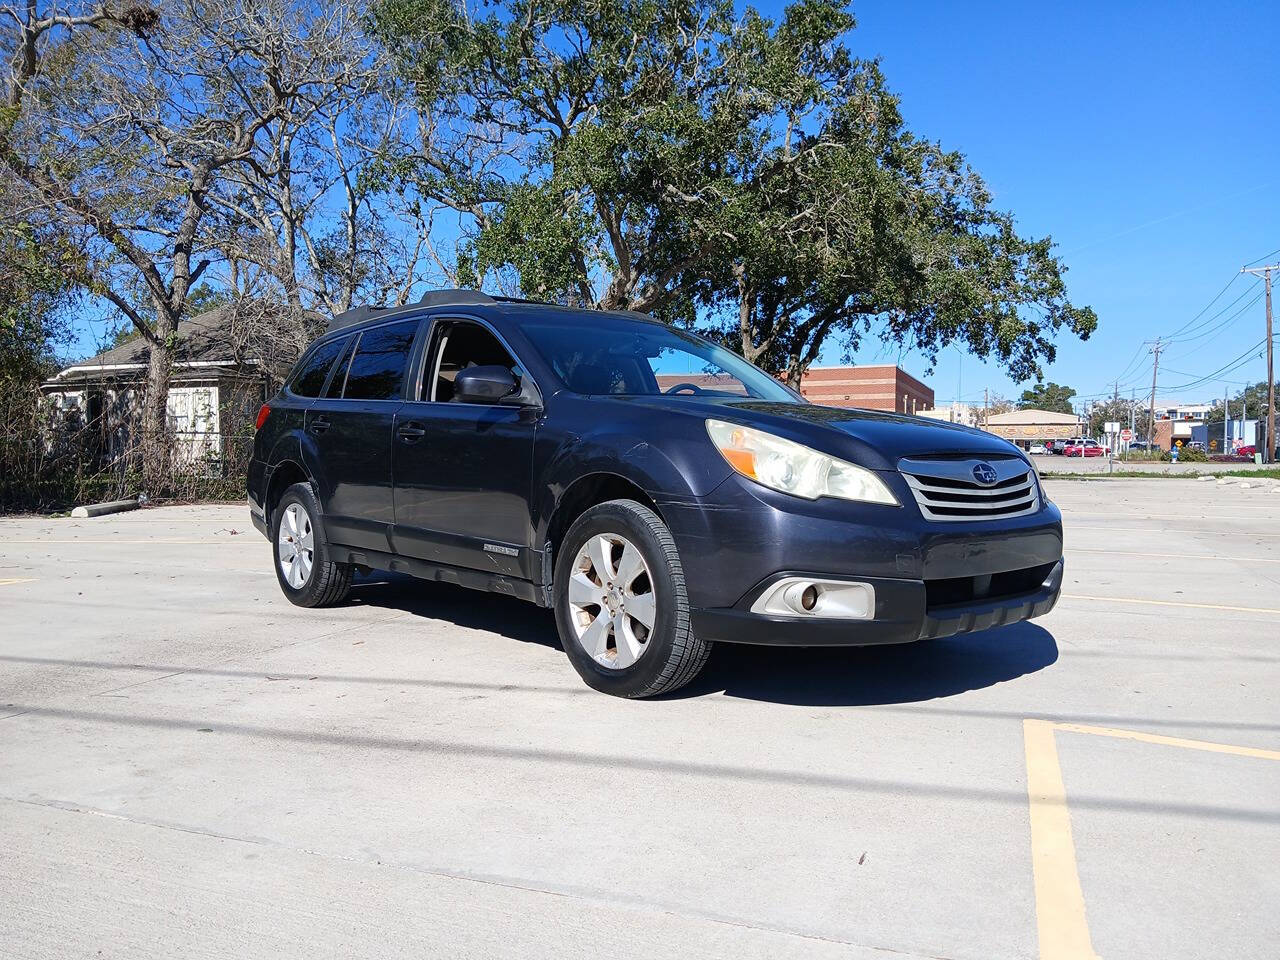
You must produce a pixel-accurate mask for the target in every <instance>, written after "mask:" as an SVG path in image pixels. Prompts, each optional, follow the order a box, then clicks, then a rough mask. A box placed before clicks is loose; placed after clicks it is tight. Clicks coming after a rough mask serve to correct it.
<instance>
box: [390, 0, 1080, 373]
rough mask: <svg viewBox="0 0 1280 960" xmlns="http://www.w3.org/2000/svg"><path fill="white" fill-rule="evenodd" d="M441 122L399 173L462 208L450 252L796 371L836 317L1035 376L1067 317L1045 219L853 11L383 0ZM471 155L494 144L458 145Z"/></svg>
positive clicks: (479, 270)
mask: <svg viewBox="0 0 1280 960" xmlns="http://www.w3.org/2000/svg"><path fill="white" fill-rule="evenodd" d="M374 16H375V23H376V25H377V27H378V29H379V31H380V33H381V35H382V37H383V38H384V39H385V40H386V42H387V44H388V46H389V48H390V50H391V51H392V53H393V54H394V56H395V59H396V62H397V64H398V67H399V69H400V71H401V73H402V75H403V76H405V77H406V78H407V79H409V80H411V81H413V82H415V83H417V84H418V85H419V91H420V96H421V98H422V100H423V102H424V104H427V103H429V104H430V105H431V108H430V109H431V112H432V114H433V116H434V117H436V118H437V119H436V122H435V124H434V126H433V128H432V130H431V134H432V135H431V137H430V138H424V140H423V141H422V142H421V143H420V144H419V145H418V150H417V151H416V153H415V154H414V155H412V156H404V157H400V158H397V172H398V175H399V176H400V177H401V182H402V183H405V184H408V183H412V185H413V187H414V188H415V189H417V190H420V191H422V192H423V193H424V194H427V195H430V196H434V197H437V198H439V199H440V200H441V201H442V202H446V203H448V204H449V205H450V206H451V207H452V208H453V209H455V210H457V211H459V214H460V215H461V217H462V219H461V224H462V229H463V230H464V231H465V243H464V244H463V246H462V250H461V262H462V265H463V267H464V271H463V272H464V275H465V274H466V273H468V272H469V273H470V274H471V275H472V276H473V277H474V278H475V279H476V280H477V281H479V282H486V281H487V282H496V283H498V284H500V285H502V284H505V285H514V286H516V287H518V288H519V289H520V290H522V291H523V292H524V293H525V294H526V295H529V296H534V297H540V298H551V299H557V300H561V301H565V302H570V303H581V304H587V305H594V306H599V307H606V308H632V309H640V310H649V311H653V312H657V313H659V314H660V315H663V316H665V317H667V318H668V319H682V320H685V321H692V320H694V318H695V317H696V318H698V319H699V321H700V322H702V323H704V324H709V325H710V326H711V329H712V332H713V333H715V334H716V335H718V336H720V337H722V338H723V339H724V340H725V341H726V342H728V343H730V344H731V345H733V346H735V347H736V348H737V349H739V350H741V352H742V353H743V354H744V355H746V356H747V357H749V358H751V359H753V360H756V361H757V362H759V363H761V364H762V365H764V366H765V367H766V368H767V369H769V370H771V371H773V372H775V373H776V374H778V375H780V376H783V377H785V378H786V379H787V380H789V381H791V382H793V383H794V382H796V381H797V380H798V379H799V377H800V376H801V375H802V373H803V372H804V370H806V369H807V368H808V366H809V365H810V364H812V363H813V362H814V361H815V360H816V359H817V358H818V357H819V355H820V354H821V353H822V352H823V350H824V348H826V347H827V346H828V345H829V344H831V343H832V342H833V341H834V342H837V343H839V344H841V345H842V346H843V347H844V348H845V349H846V350H852V349H853V348H854V347H856V345H857V344H858V343H859V341H860V340H861V339H862V338H863V337H865V336H868V335H871V336H878V337H881V338H883V339H885V340H887V341H890V342H893V343H896V344H900V345H902V346H907V347H912V348H915V349H919V350H921V351H923V352H924V353H925V354H926V355H930V356H932V355H933V354H935V353H936V351H937V350H938V349H939V347H940V346H943V345H946V344H949V343H953V342H961V343H963V344H965V345H966V346H967V347H968V348H969V349H970V350H971V351H972V352H974V353H975V354H977V355H979V356H983V357H994V358H996V359H997V360H998V361H999V362H1000V363H1001V364H1002V365H1003V366H1004V367H1005V368H1006V369H1007V370H1008V371H1009V372H1010V374H1011V375H1012V376H1014V377H1015V378H1017V379H1026V378H1029V377H1031V376H1035V375H1037V374H1038V373H1039V369H1040V364H1041V363H1042V362H1046V361H1051V360H1052V359H1053V357H1054V344H1053V339H1054V337H1055V335H1056V334H1057V333H1058V332H1059V331H1061V330H1062V329H1063V328H1066V329H1067V330H1070V331H1072V332H1074V333H1076V334H1078V335H1080V336H1081V337H1087V336H1088V335H1089V333H1090V332H1091V331H1092V330H1093V329H1094V326H1095V325H1096V317H1095V316H1094V314H1093V312H1092V311H1091V310H1090V309H1088V308H1087V307H1086V308H1081V307H1076V306H1074V305H1072V303H1071V302H1070V301H1069V299H1068V298H1067V294H1066V288H1065V285H1064V282H1063V272H1064V268H1063V267H1062V265H1061V263H1060V262H1059V260H1058V259H1057V258H1056V257H1055V256H1054V255H1053V252H1052V244H1051V242H1050V241H1049V240H1048V239H1037V238H1028V237H1024V236H1022V235H1021V234H1019V233H1018V232H1017V230H1016V229H1015V225H1014V222H1013V218H1012V216H1011V215H1009V214H1008V213H1005V212H1002V211H1000V210H998V209H996V208H995V207H994V206H993V202H992V198H991V196H990V194H989V192H988V190H987V189H986V187H985V186H984V184H983V182H982V180H981V178H980V177H979V176H978V175H977V174H976V173H975V172H974V171H973V170H972V169H971V168H970V167H969V166H968V165H967V163H966V162H965V160H964V158H963V157H962V156H961V155H960V154H958V153H956V152H954V151H947V150H944V149H943V148H942V147H940V146H939V145H938V144H936V143H933V142H931V141H928V140H926V139H922V138H920V137H918V136H916V135H915V134H913V133H912V132H911V131H910V130H908V129H907V127H906V126H905V124H904V122H903V119H902V116H901V113H900V111H899V104H898V100H897V98H896V97H895V96H894V95H893V94H892V93H891V92H889V90H888V88H887V86H886V83H885V80H884V78H883V76H882V75H881V71H880V68H879V65H878V63H877V62H875V61H872V60H864V59H859V58H857V57H855V56H854V55H853V53H852V51H851V49H850V46H849V44H850V38H851V31H852V28H853V25H854V24H853V18H852V16H851V15H850V14H849V13H848V12H847V11H846V10H845V9H844V8H843V7H841V6H840V5H838V4H837V3H834V2H832V0H798V2H796V3H793V4H792V5H791V6H789V7H787V8H786V10H785V11H784V13H783V14H782V16H781V18H780V19H779V20H777V21H776V22H775V21H772V20H770V19H768V18H766V17H764V16H762V15H760V14H758V13H756V12H755V11H754V10H752V9H750V8H748V9H747V10H746V11H745V12H744V13H742V14H741V15H739V14H738V13H736V12H735V11H734V8H733V6H732V4H731V3H728V2H722V0H693V2H679V0H490V2H487V3H482V4H480V5H479V6H478V7H476V6H472V7H463V6H460V5H456V4H454V3H452V2H450V0H380V2H379V3H378V4H377V5H376V6H375V8H374ZM477 156H483V157H484V158H485V162H484V163H483V164H479V165H478V164H476V163H475V162H474V159H475V158H476V157H477Z"/></svg>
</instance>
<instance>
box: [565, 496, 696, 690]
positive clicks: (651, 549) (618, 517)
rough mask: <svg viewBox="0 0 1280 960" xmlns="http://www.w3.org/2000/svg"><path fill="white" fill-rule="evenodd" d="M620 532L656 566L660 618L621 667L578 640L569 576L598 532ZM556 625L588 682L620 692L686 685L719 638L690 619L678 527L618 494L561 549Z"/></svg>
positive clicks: (580, 523)
mask: <svg viewBox="0 0 1280 960" xmlns="http://www.w3.org/2000/svg"><path fill="white" fill-rule="evenodd" d="M599 534H613V535H616V536H621V537H623V538H625V539H626V540H627V541H629V542H630V543H631V544H634V545H635V547H636V548H637V549H638V550H639V551H640V554H641V556H642V557H643V558H644V561H645V563H646V565H647V566H648V568H649V574H650V576H649V579H650V583H651V587H652V591H653V593H654V595H655V600H654V610H655V617H654V624H653V629H652V631H650V632H649V634H648V638H647V640H646V641H645V643H644V652H643V654H642V655H640V656H639V657H638V659H637V660H636V661H635V663H633V664H631V665H630V666H627V667H623V668H621V669H613V668H610V667H607V666H604V665H602V664H601V663H599V662H598V661H597V660H596V659H595V658H594V657H593V656H591V654H590V653H588V652H587V651H586V650H585V649H584V648H583V646H582V644H581V643H580V642H579V640H578V635H577V632H576V630H575V629H574V624H573V620H572V616H573V614H572V611H571V609H570V606H569V580H570V577H571V576H572V575H573V573H574V571H575V563H576V559H577V556H578V552H579V550H581V548H582V547H583V545H584V544H585V543H586V542H587V541H588V540H589V539H590V538H591V537H593V536H597V535H599ZM554 599H555V612H556V627H557V628H558V630H559V632H560V642H561V645H562V646H563V647H564V651H565V653H566V654H567V655H568V657H569V662H570V663H572V664H573V667H574V669H575V670H577V671H578V673H579V675H580V676H581V677H582V679H583V680H585V681H586V682H587V685H588V686H590V687H593V688H595V689H596V690H599V691H601V692H602V693H608V694H612V695H613V696H616V697H632V698H639V697H652V696H656V695H658V694H661V693H669V692H671V691H672V690H676V689H679V688H680V687H683V686H684V685H685V684H686V683H688V682H689V681H690V680H692V679H693V678H694V677H696V676H697V675H698V673H699V671H701V670H702V668H703V666H704V665H705V664H706V662H707V657H708V656H709V655H710V653H711V644H710V643H708V642H705V641H703V640H699V639H698V637H696V636H695V635H694V633H693V627H692V625H691V624H690V622H689V598H688V595H687V594H686V592H685V581H684V568H683V567H682V566H681V564H680V555H679V553H677V552H676V545H675V541H674V540H673V539H672V537H671V531H670V530H668V529H667V525H666V524H665V523H663V522H662V519H661V518H660V517H659V516H658V515H657V514H656V513H654V512H653V511H652V510H650V509H649V508H648V507H646V506H644V505H643V504H640V503H636V502H635V501H634V500H610V501H609V502H607V503H602V504H599V505H597V506H594V507H592V508H590V509H589V510H587V511H586V512H585V513H583V514H582V516H580V517H578V519H577V520H575V521H574V523H573V525H572V526H571V527H570V528H569V531H568V533H566V534H565V537H564V540H563V542H562V543H561V544H560V549H559V552H558V555H557V557H556V569H555V580H554Z"/></svg>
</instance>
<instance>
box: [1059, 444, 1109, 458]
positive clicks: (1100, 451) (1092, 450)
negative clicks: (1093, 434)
mask: <svg viewBox="0 0 1280 960" xmlns="http://www.w3.org/2000/svg"><path fill="white" fill-rule="evenodd" d="M1062 454H1063V456H1066V457H1105V456H1106V455H1107V448H1106V447H1104V446H1101V445H1100V444H1099V443H1098V442H1097V441H1096V440H1085V441H1084V442H1083V443H1069V444H1067V445H1066V447H1064V448H1063V450H1062Z"/></svg>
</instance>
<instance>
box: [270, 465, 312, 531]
mask: <svg viewBox="0 0 1280 960" xmlns="http://www.w3.org/2000/svg"><path fill="white" fill-rule="evenodd" d="M295 483H309V484H311V488H312V490H313V491H314V490H315V481H313V480H312V479H311V475H310V474H309V473H307V471H306V468H305V467H303V466H302V464H300V463H298V462H297V461H296V460H281V461H280V462H279V463H277V464H276V465H275V468H274V469H273V470H272V471H271V479H270V480H269V481H268V482H267V492H266V497H265V500H264V502H263V509H264V511H265V513H266V519H267V527H268V529H271V521H272V518H273V517H274V515H275V512H276V505H277V504H279V503H280V498H281V497H283V496H284V492H285V491H286V490H288V489H289V488H290V487H291V486H293V485H294V484H295Z"/></svg>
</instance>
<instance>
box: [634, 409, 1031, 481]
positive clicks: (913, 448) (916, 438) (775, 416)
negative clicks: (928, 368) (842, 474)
mask: <svg viewBox="0 0 1280 960" xmlns="http://www.w3.org/2000/svg"><path fill="white" fill-rule="evenodd" d="M620 399H621V398H620ZM626 400H627V401H628V402H632V403H638V404H643V405H646V406H651V407H654V408H657V409H661V410H662V411H664V412H671V413H684V414H688V415H691V416H697V417H703V418H708V417H710V418H716V419H722V420H729V421H732V422H734V423H742V424H745V425H747V426H753V427H758V428H759V429H761V430H768V431H769V432H771V433H775V434H778V435H779V436H784V437H786V438H788V439H790V440H795V441H796V442H797V443H803V444H805V445H807V446H810V447H813V448H815V449H817V450H821V451H822V452H824V453H829V454H831V455H833V456H838V457H841V458H844V459H847V460H850V461H852V462H854V463H858V464H861V465H862V466H865V467H870V468H872V469H878V470H896V469H897V462H898V460H899V459H900V458H902V457H943V458H949V457H958V456H973V457H992V458H1001V457H1018V458H1021V459H1025V458H1023V457H1022V454H1021V451H1019V450H1018V448H1017V447H1015V446H1014V445H1013V444H1011V443H1009V442H1008V441H1007V440H1002V439H1001V438H1000V437H997V436H995V435H994V434H990V433H987V432H985V431H983V430H975V429H974V428H972V427H966V426H962V425H960V424H958V423H945V422H942V421H938V420H927V419H925V418H923V417H912V416H908V415H906V414H901V413H889V412H887V411H883V410H864V409H860V408H847V407H822V406H818V405H817V404H813V403H774V402H770V401H763V400H750V399H741V400H740V399H736V398H720V397H716V398H707V397H685V396H681V397H633V398H626Z"/></svg>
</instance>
